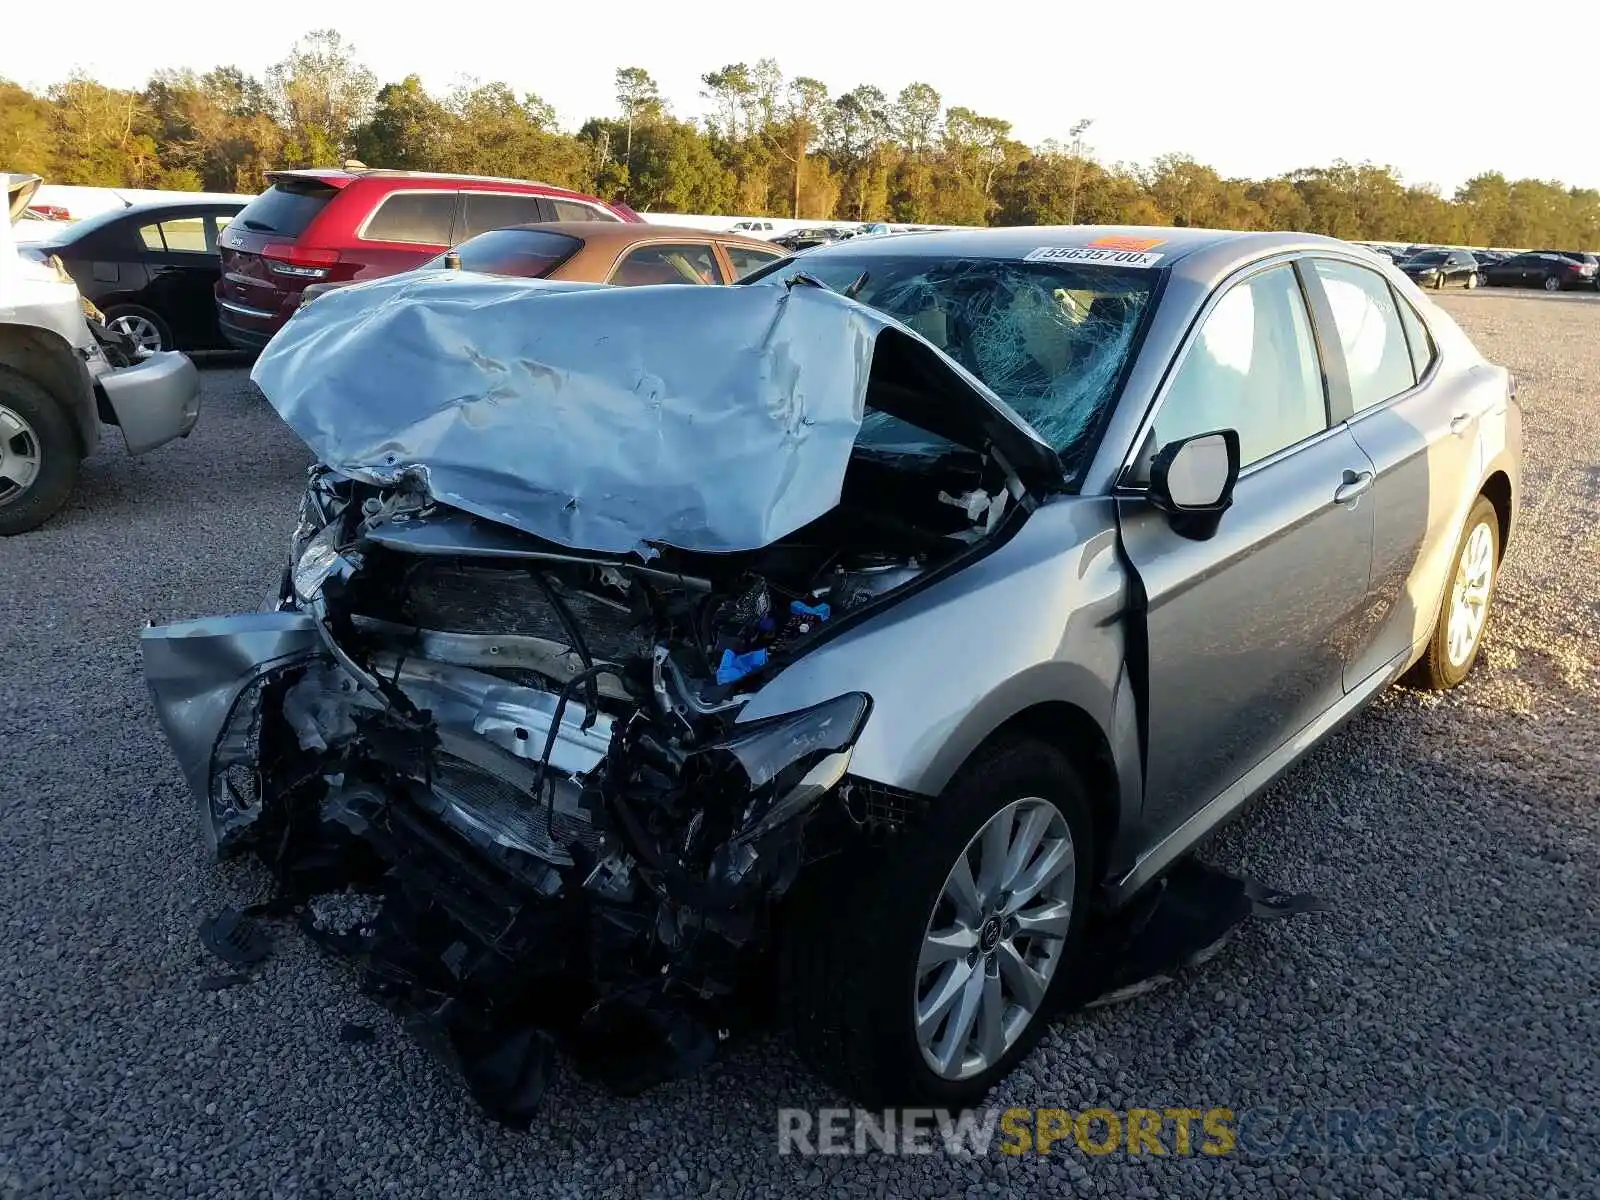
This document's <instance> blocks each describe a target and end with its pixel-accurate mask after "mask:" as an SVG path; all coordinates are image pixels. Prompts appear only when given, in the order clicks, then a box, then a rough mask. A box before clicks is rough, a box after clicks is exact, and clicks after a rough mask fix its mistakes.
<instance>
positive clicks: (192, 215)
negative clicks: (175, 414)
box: [137, 209, 222, 350]
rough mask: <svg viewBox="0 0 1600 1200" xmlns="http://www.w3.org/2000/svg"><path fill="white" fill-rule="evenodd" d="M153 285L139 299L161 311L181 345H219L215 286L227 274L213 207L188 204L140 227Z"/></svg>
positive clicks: (212, 346) (203, 346)
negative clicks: (218, 242) (213, 217)
mask: <svg viewBox="0 0 1600 1200" xmlns="http://www.w3.org/2000/svg"><path fill="white" fill-rule="evenodd" d="M139 237H140V239H141V241H142V242H143V245H144V247H145V266H146V268H147V270H148V271H149V285H148V287H147V288H146V290H145V293H144V296H143V298H142V299H139V300H137V302H138V303H142V304H144V305H146V306H147V307H149V308H151V309H153V310H154V311H155V312H157V313H158V314H160V316H161V318H162V319H163V320H164V321H166V323H167V325H168V326H169V327H170V328H171V330H172V336H173V338H174V340H175V341H176V343H177V345H178V347H179V348H180V349H185V350H188V349H200V350H206V349H213V348H215V347H217V346H218V345H220V344H221V337H222V335H221V334H220V333H219V332H218V331H217V308H216V301H215V290H216V286H217V280H218V279H219V278H220V277H221V274H222V268H221V259H220V258H219V256H218V253H217V228H216V224H215V223H214V221H213V220H212V216H211V214H210V213H208V212H206V211H204V210H196V209H185V210H181V211H179V212H174V213H170V214H166V215H163V216H162V217H161V219H160V220H159V221H155V222H146V223H144V224H143V225H141V226H140V228H139Z"/></svg>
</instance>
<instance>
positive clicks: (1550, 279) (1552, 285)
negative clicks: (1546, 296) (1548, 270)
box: [1544, 275, 1561, 292]
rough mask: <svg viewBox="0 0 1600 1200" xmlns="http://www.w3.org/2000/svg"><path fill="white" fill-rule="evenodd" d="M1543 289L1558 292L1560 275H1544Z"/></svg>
mask: <svg viewBox="0 0 1600 1200" xmlns="http://www.w3.org/2000/svg"><path fill="white" fill-rule="evenodd" d="M1544 290H1545V291H1547V292H1559V291H1560V290H1561V276H1559V275H1546V276H1545V277H1544Z"/></svg>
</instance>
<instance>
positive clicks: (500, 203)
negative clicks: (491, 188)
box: [455, 192, 545, 242]
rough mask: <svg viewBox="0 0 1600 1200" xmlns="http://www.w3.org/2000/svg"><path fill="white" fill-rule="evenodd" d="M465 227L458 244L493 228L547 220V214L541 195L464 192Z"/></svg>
mask: <svg viewBox="0 0 1600 1200" xmlns="http://www.w3.org/2000/svg"><path fill="white" fill-rule="evenodd" d="M462 197H463V205H462V213H463V221H462V223H463V226H464V228H462V229H460V230H458V231H457V232H456V239H455V240H456V241H458V242H464V241H466V240H467V239H468V238H470V237H477V236H478V235H479V234H480V233H487V232H488V231H489V230H491V229H504V228H506V227H507V226H508V225H529V224H532V223H534V222H536V221H543V220H544V219H545V218H544V211H543V209H541V208H540V206H539V197H538V196H508V195H502V194H499V193H496V192H463V193H462Z"/></svg>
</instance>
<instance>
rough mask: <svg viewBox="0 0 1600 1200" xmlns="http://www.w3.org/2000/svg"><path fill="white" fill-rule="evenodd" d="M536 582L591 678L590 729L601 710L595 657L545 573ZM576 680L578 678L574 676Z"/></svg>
mask: <svg viewBox="0 0 1600 1200" xmlns="http://www.w3.org/2000/svg"><path fill="white" fill-rule="evenodd" d="M533 579H534V582H535V583H537V584H538V585H539V589H540V590H541V591H542V592H544V598H545V599H546V600H548V601H550V607H551V608H553V609H555V610H556V619H557V620H558V621H560V622H561V627H562V628H563V629H565V630H566V631H567V636H568V637H569V638H571V639H572V648H573V649H574V650H576V651H577V652H578V657H579V658H580V659H582V660H583V665H584V668H585V669H584V674H585V675H587V676H588V678H589V712H590V714H591V715H590V717H589V720H588V721H587V722H585V724H584V728H586V729H587V728H588V727H589V725H590V724H592V723H593V722H594V716H593V714H594V713H596V712H598V711H599V709H600V687H599V685H598V684H597V683H595V675H594V674H591V672H593V671H594V655H592V654H590V653H589V643H588V642H586V641H585V640H584V637H583V631H582V630H581V629H579V628H578V621H577V618H575V617H574V616H573V615H572V609H570V608H569V607H567V602H566V601H565V600H563V599H562V598H561V596H560V594H559V593H557V591H556V589H555V586H554V585H553V584H552V583H551V582H550V580H549V579H547V578H546V577H545V573H544V572H543V571H534V572H533ZM573 678H574V679H576V678H578V676H573Z"/></svg>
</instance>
